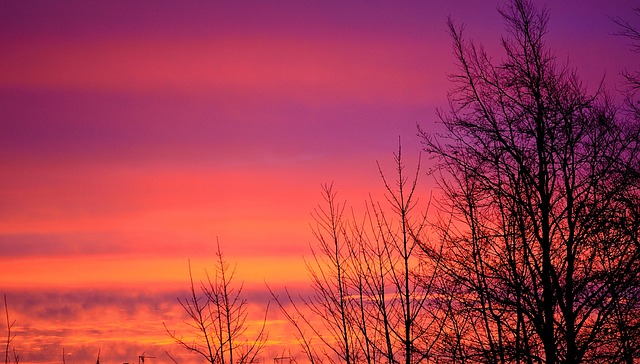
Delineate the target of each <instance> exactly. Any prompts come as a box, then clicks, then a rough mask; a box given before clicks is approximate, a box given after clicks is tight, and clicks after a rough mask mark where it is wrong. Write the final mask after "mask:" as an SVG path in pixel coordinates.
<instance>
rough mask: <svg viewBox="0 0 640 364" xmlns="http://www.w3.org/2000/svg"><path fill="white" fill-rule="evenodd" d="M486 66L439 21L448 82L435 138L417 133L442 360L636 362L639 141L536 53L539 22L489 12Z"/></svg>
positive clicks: (546, 54) (601, 99) (629, 124)
mask: <svg viewBox="0 0 640 364" xmlns="http://www.w3.org/2000/svg"><path fill="white" fill-rule="evenodd" d="M500 13H501V15H502V16H503V18H504V19H505V22H506V24H507V32H508V36H507V37H505V38H503V39H502V41H501V42H502V46H503V48H504V51H505V55H506V56H505V58H504V59H503V60H502V61H500V62H499V63H498V64H494V63H493V61H492V60H491V58H490V56H489V55H488V54H487V53H486V51H485V50H484V49H483V48H482V47H481V46H477V45H475V44H474V43H472V42H469V41H467V40H466V39H465V38H464V37H463V28H462V27H456V26H455V25H454V24H453V22H452V21H450V22H449V30H450V34H451V36H452V39H453V49H454V53H455V56H456V60H457V62H458V66H459V72H458V73H457V74H455V75H453V76H452V80H453V82H454V83H455V87H454V88H453V90H452V91H451V92H450V95H449V100H450V110H449V112H448V113H444V112H440V113H439V116H440V119H441V121H442V123H443V124H444V126H445V127H446V129H447V132H446V133H445V134H443V135H440V136H438V137H437V138H436V137H434V136H432V135H430V134H428V133H426V132H424V131H421V135H422V137H423V140H424V148H425V150H426V151H427V152H428V153H429V154H430V155H431V156H433V157H435V158H436V160H437V161H439V162H438V165H437V166H438V167H439V168H438V169H437V170H438V171H440V172H441V174H440V177H441V178H440V184H441V187H442V190H443V192H444V195H445V198H444V199H443V204H442V207H443V208H444V209H448V210H449V211H450V213H451V219H450V221H446V224H443V225H442V226H441V230H440V231H441V237H442V244H443V250H442V259H443V260H444V261H445V265H444V266H445V267H446V268H445V270H444V272H445V273H446V277H447V284H446V286H445V287H443V288H444V289H443V291H442V292H443V294H445V295H448V297H449V302H450V304H449V307H450V310H451V311H450V315H449V316H448V317H449V318H448V320H447V326H446V329H445V332H446V335H445V337H446V338H447V340H446V345H444V346H443V348H442V349H443V353H442V355H443V358H445V357H446V358H448V360H450V361H452V362H486V363H506V362H509V363H512V362H518V363H519V362H524V363H542V362H544V363H580V362H593V361H596V362H608V363H615V362H621V363H622V362H627V363H631V362H633V360H634V359H637V358H638V357H639V356H638V355H639V352H638V350H639V346H640V340H639V338H640V336H639V327H638V319H637V317H638V314H639V313H640V311H639V308H640V306H639V302H638V297H639V293H640V290H639V289H640V281H639V278H638V277H640V244H639V241H638V233H639V227H640V207H639V206H640V204H639V202H640V193H639V192H640V189H639V187H640V159H639V156H640V145H639V144H638V143H639V142H640V134H639V130H640V128H639V125H638V119H631V118H624V116H623V115H620V114H619V113H617V110H616V108H615V107H613V106H612V105H611V104H610V102H609V100H608V99H607V97H606V94H605V93H604V92H603V91H602V90H598V91H597V92H596V93H595V94H588V93H587V92H586V91H585V88H584V87H583V86H582V84H581V82H580V80H579V78H578V77H577V75H576V73H575V72H574V71H573V70H572V69H570V68H568V67H566V66H562V65H558V64H557V62H556V60H555V58H554V56H553V54H552V53H551V52H550V51H549V50H548V49H547V48H546V47H545V42H544V37H545V34H546V32H547V21H548V14H547V11H546V10H544V9H543V10H538V9H536V8H535V7H534V5H533V3H532V2H531V1H527V0H513V1H511V2H510V4H509V5H508V6H507V7H505V8H503V9H501V10H500Z"/></svg>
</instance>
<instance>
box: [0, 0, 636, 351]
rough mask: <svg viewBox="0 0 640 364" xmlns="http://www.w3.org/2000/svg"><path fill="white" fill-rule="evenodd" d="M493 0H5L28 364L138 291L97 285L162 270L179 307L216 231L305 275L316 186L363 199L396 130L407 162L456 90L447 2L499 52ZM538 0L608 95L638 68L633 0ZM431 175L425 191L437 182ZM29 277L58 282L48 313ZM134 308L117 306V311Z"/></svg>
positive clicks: (14, 204) (260, 258) (5, 76)
mask: <svg viewBox="0 0 640 364" xmlns="http://www.w3.org/2000/svg"><path fill="white" fill-rule="evenodd" d="M536 3H537V4H539V5H540V6H542V5H544V4H546V2H542V1H540V2H536ZM496 6H497V3H495V2H491V1H474V0H467V1H462V0H453V1H413V2H401V3H398V2H383V1H349V2H344V1H341V2H338V1H313V2H312V1H276V2H257V1H256V2H252V1H230V2H218V1H192V2H178V1H144V2H131V1H108V2H98V1H13V2H3V3H2V4H0V50H2V56H1V57H0V70H1V71H0V146H1V147H0V170H1V171H2V173H0V264H3V266H5V267H10V269H8V271H7V272H3V278H0V287H7V288H6V290H7V291H10V292H12V295H14V297H10V300H11V301H13V302H15V304H14V307H15V310H16V311H17V313H16V316H17V318H19V324H20V325H23V327H22V328H23V330H22V331H21V332H22V333H21V337H20V338H18V339H16V343H17V344H18V343H20V340H23V341H22V344H21V345H22V348H23V350H24V352H25V353H24V354H23V359H24V361H25V362H29V361H30V360H32V361H41V360H42V359H41V356H38V357H36V356H34V357H32V358H31V359H30V357H29V356H28V351H29V350H32V349H33V348H34V347H36V346H37V347H43V348H44V347H46V348H51V350H57V348H58V347H59V346H60V345H62V344H61V342H63V341H64V340H61V339H60V337H59V336H56V335H59V334H58V332H59V331H58V330H62V331H64V334H60V335H64V336H65V337H67V336H68V335H73V334H72V332H74V330H75V329H74V328H75V327H76V326H74V325H80V326H81V325H82V320H84V319H86V317H84V316H83V315H78V310H80V309H79V308H78V307H83V308H82V309H85V308H86V309H87V310H89V311H91V310H98V312H101V311H100V310H101V308H100V307H101V306H100V302H101V301H102V302H107V303H105V305H106V306H105V307H108V309H107V308H104V307H103V308H102V309H104V310H111V309H112V308H113V307H116V306H117V305H118V304H120V303H119V302H121V300H120V298H122V297H125V298H123V299H125V300H128V301H126V303H123V304H122V306H123V307H130V306H131V305H133V306H135V305H136V304H135V303H132V302H134V301H135V300H134V299H131V298H130V295H129V294H123V292H120V291H113V290H112V291H111V294H112V296H111V298H109V299H106V298H104V296H100V297H97V298H96V295H95V294H88V293H86V292H94V291H91V289H99V290H100V291H99V292H100V295H107V296H108V295H109V293H108V292H109V290H110V289H112V288H113V287H122V286H127V287H130V286H135V285H137V284H139V283H141V282H143V283H144V284H153V285H154V286H153V287H156V288H154V290H156V291H154V292H155V293H153V297H155V298H154V299H156V300H157V302H164V303H162V304H160V303H159V304H158V305H159V306H158V307H161V308H158V310H165V311H163V312H159V313H158V315H160V316H162V315H165V314H167V312H168V311H167V310H170V309H175V307H173V306H172V305H173V304H175V302H171V304H168V303H166V300H167V298H166V297H169V296H170V299H171V300H173V298H174V297H173V292H175V289H176V287H175V285H174V286H171V289H170V290H168V292H171V294H167V293H163V292H162V290H161V289H160V292H159V293H158V291H157V287H158V285H159V286H162V284H164V283H166V282H167V281H168V280H170V281H171V282H173V283H175V282H183V281H184V278H185V277H184V276H183V275H184V273H185V265H186V263H185V262H186V260H187V259H188V258H193V257H194V256H197V257H198V258H202V259H204V258H206V257H208V256H210V252H211V251H212V250H211V249H212V248H211V247H212V244H213V243H214V242H215V240H216V237H218V238H219V239H220V241H221V244H222V246H223V249H224V250H225V252H227V253H228V256H229V257H230V258H231V259H233V260H234V261H237V262H238V264H239V268H247V270H248V271H247V270H245V271H243V272H241V273H240V276H241V277H242V278H245V279H247V280H249V281H254V282H258V283H260V284H261V283H262V282H263V279H268V280H269V279H271V280H276V281H277V282H275V283H274V284H281V283H283V284H284V283H286V282H280V281H279V280H283V279H284V278H283V277H285V276H286V275H287V274H289V276H291V273H288V272H287V271H286V270H285V271H283V267H287V269H291V270H292V271H295V274H293V275H296V277H297V279H302V278H304V277H302V278H300V277H298V276H297V275H299V274H300V271H299V269H300V268H301V267H303V264H302V263H301V259H300V258H301V256H302V255H304V254H308V246H309V243H312V242H313V235H312V234H311V231H310V229H309V223H310V222H311V217H310V212H311V210H312V209H313V208H314V207H315V206H316V205H317V204H318V203H320V202H322V199H321V196H320V184H321V183H326V182H332V181H334V183H335V187H336V189H337V191H338V193H339V197H340V198H342V199H348V200H349V202H350V203H351V204H354V205H356V206H357V205H360V204H361V202H362V201H364V200H365V199H367V197H368V194H369V193H372V194H373V196H374V197H375V198H381V196H382V193H383V192H382V185H381V182H380V181H379V176H378V171H377V169H376V168H377V167H376V161H380V162H381V164H382V166H383V168H385V169H387V170H388V171H389V172H391V171H392V168H393V166H392V163H391V162H392V153H393V152H395V151H396V149H397V144H398V137H399V136H400V137H401V138H402V144H403V147H404V151H405V153H406V155H407V156H408V160H409V161H414V160H415V156H416V155H417V154H418V152H419V150H420V141H419V139H418V138H417V137H416V125H417V124H418V123H419V124H420V125H421V126H422V127H423V128H425V129H427V130H432V131H437V130H438V125H437V117H436V115H435V109H436V108H437V107H444V106H446V94H447V90H448V89H449V87H450V86H451V84H450V83H449V81H448V80H447V76H446V74H447V73H448V72H453V71H455V66H454V64H453V56H452V52H451V42H450V39H449V37H448V35H447V32H446V25H445V22H446V19H447V17H448V16H449V15H451V16H452V17H453V18H454V19H455V20H456V21H457V22H459V23H462V22H464V23H465V24H466V29H467V30H466V34H467V36H468V37H470V38H473V39H474V40H476V41H478V42H482V43H484V44H485V46H486V47H487V49H488V50H489V51H490V52H491V53H492V54H494V59H496V60H497V59H499V57H500V55H501V53H500V49H499V37H500V35H501V34H503V33H504V32H503V22H502V20H501V19H500V16H499V14H498V12H497V11H496ZM547 6H548V8H549V11H550V15H551V19H550V23H549V34H548V38H547V39H548V44H549V45H550V47H551V48H552V49H553V50H554V51H555V53H556V55H557V57H558V60H559V61H560V62H565V61H567V62H569V64H570V65H571V66H573V67H576V68H577V70H578V73H579V74H580V75H581V76H582V78H583V80H585V82H587V84H588V86H589V87H590V88H595V87H596V86H597V84H598V83H599V82H600V81H601V80H602V79H603V77H605V76H606V78H605V82H606V84H607V86H608V87H609V89H610V92H611V93H612V96H614V97H616V87H618V88H619V85H620V80H621V78H620V76H619V72H620V71H621V70H623V69H625V68H628V69H638V64H639V62H638V59H639V58H638V55H637V54H634V53H632V52H631V51H630V50H629V49H628V46H627V44H626V43H627V41H626V40H625V39H623V38H620V37H617V36H614V35H612V34H613V33H614V32H615V31H616V26H615V24H614V23H613V22H612V21H611V19H610V18H615V17H621V18H624V19H628V20H629V21H632V22H635V23H636V24H640V19H639V17H637V16H635V15H634V14H633V13H632V11H631V9H632V8H633V7H637V6H638V3H637V1H631V0H628V1H595V0H589V1H577V0H572V1H556V2H552V3H548V4H547ZM409 164H411V163H409ZM423 183H424V184H423V186H422V187H421V188H423V189H424V191H429V190H430V188H431V187H432V182H431V181H430V180H429V179H428V178H427V177H426V176H425V177H424V179H423ZM154 262H155V263H156V264H155V265H154ZM158 262H162V267H161V268H160V269H158V270H157V271H154V270H153V268H152V267H157V266H158V265H159V263H158ZM283 262H284V263H283ZM292 262H298V263H295V264H298V265H295V264H294V263H292ZM123 267H126V268H123ZM135 267H138V268H135ZM129 269H130V270H131V271H128V270H129ZM296 269H298V270H296ZM122 270H127V271H128V272H122ZM131 272H135V274H132V273H131ZM173 274H178V276H177V277H175V276H173ZM303 275H304V273H303ZM173 283H172V284H173ZM88 288H89V290H88V291H87V289H88ZM75 289H79V291H78V292H79V293H74V292H75V291H74V290H75ZM38 290H45V291H46V292H50V293H49V294H51V295H53V297H56V299H55V300H54V301H53V302H54V303H51V304H50V307H46V310H49V311H46V310H45V308H43V307H41V306H42V305H43V302H46V297H45V296H42V295H38V293H37V291H38ZM19 292H23V295H24V296H21V295H20V293H19ZM51 292H53V293H51ZM105 292H107V293H105ZM15 295H18V296H19V297H15ZM70 295H71V296H70ZM72 296H73V298H72V299H71V298H69V297H72ZM25 297H26V298H25ZM43 297H44V298H43ZM29 299H32V301H29ZM69 300H73V301H74V302H73V305H72V306H73V308H72V310H71V309H70V310H71V311H73V312H71V311H67V310H66V309H65V307H67V306H69V305H70V303H69V302H68V301H69ZM145 302H146V301H145ZM165 303H166V305H165V306H163V304H165ZM144 304H145V305H147V304H148V303H144ZM30 310H32V311H30ZM145 310H146V311H144V312H145V313H144V315H145V316H144V319H145V320H147V319H149V317H148V314H149V310H148V309H145ZM29 312H35V313H34V315H35V316H33V317H32V316H30V315H29ZM43 312H44V313H43ZM91 312H93V311H91ZM132 312H133V313H131V312H128V313H127V315H129V316H127V315H125V316H118V317H119V319H121V320H122V322H121V323H120V324H121V325H122V327H128V326H127V325H130V324H128V323H127V322H129V321H131V320H135V318H132V317H134V316H135V314H136V312H137V311H135V310H134V311H132ZM49 314H51V315H53V316H55V317H64V318H66V319H67V321H65V320H58V319H55V320H53V323H52V324H51V325H53V326H52V327H51V330H50V331H48V332H45V331H46V330H44V331H38V333H37V338H33V337H29V338H28V335H29V333H28V331H29V330H27V329H26V328H28V327H33V325H35V323H42V322H43V317H44V316H47V315H49ZM30 320H32V321H30ZM145 322H146V321H145ZM56 325H57V326H56ZM54 326H55V327H54ZM112 329H113V328H112ZM65 330H66V331H65ZM98 331H99V330H98ZM82 332H83V334H82V335H84V336H82V335H81V336H82V337H79V338H75V339H73V338H68V340H67V339H65V340H67V341H68V342H69V344H68V345H76V346H77V347H83V348H84V349H83V350H84V351H83V352H86V353H92V352H93V349H94V348H95V347H97V345H98V344H95V343H93V344H87V342H86V341H83V340H87V339H86V337H87V334H86V332H85V331H82ZM0 333H1V332H0ZM96 335H97V336H100V335H103V336H108V335H109V331H105V332H101V331H99V332H98V333H96ZM136 335H138V336H144V334H140V333H138V331H136ZM154 335H155V334H154ZM47 340H48V341H47ZM38 345H40V346H38ZM82 345H84V346H82ZM87 345H88V346H87ZM104 345H106V344H104ZM123 345H124V344H123ZM128 348H129V349H130V352H135V351H136V350H138V348H136V347H133V346H131V347H128ZM129 349H127V350H129ZM78 352H80V351H78ZM56 355H57V354H56ZM78 355H80V354H78ZM86 355H89V354H86ZM122 355H125V354H122ZM126 355H129V354H126ZM77 358H79V357H77ZM85 358H86V357H85ZM77 360H80V359H77ZM117 360H123V361H127V360H129V361H131V360H134V359H126V358H124V357H117V358H116V357H114V358H113V361H114V362H116V361H117Z"/></svg>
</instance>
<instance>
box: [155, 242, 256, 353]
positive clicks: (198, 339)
mask: <svg viewBox="0 0 640 364" xmlns="http://www.w3.org/2000/svg"><path fill="white" fill-rule="evenodd" d="M234 275H235V269H230V267H229V263H227V262H226V261H225V259H224V256H223V254H222V251H221V250H220V244H219V243H218V244H217V250H216V265H215V272H214V276H213V277H211V276H210V275H209V273H207V280H206V281H203V282H200V286H199V289H196V286H195V284H194V282H193V275H192V273H191V263H189V282H190V293H191V294H190V296H189V297H186V298H178V302H179V303H180V305H181V306H182V308H183V309H184V312H185V313H186V314H187V315H188V317H189V321H187V322H186V323H187V325H188V326H189V327H190V328H191V330H190V331H189V332H188V333H187V335H188V338H184V337H183V336H182V335H177V334H176V333H175V331H169V329H168V328H166V326H165V329H166V331H167V334H168V335H169V336H170V337H171V338H172V339H174V340H175V341H176V343H178V344H179V345H180V346H182V347H183V348H185V349H187V350H189V351H191V352H193V353H197V354H198V355H200V356H201V357H202V358H203V359H205V360H206V361H207V362H208V363H211V364H214V363H215V364H225V363H229V364H234V363H252V362H254V361H255V359H256V357H257V356H258V355H259V353H260V351H261V350H262V349H264V347H265V345H266V340H267V334H266V333H265V331H264V329H265V324H266V313H267V312H268V309H269V307H268V305H267V307H266V309H265V318H264V321H263V324H262V327H261V329H260V330H259V331H258V332H257V333H256V335H255V338H253V339H252V340H249V339H247V337H246V331H247V328H248V327H247V323H246V320H247V315H248V312H247V304H248V302H247V300H246V299H245V298H243V297H242V284H240V286H239V287H238V286H235V285H234Z"/></svg>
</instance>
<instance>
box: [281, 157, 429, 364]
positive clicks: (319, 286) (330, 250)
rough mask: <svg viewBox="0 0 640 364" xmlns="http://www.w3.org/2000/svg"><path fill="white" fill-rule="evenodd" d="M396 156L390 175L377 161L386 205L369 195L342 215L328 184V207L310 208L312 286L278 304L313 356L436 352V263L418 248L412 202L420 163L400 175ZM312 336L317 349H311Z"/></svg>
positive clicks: (410, 357)
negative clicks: (359, 208) (358, 209)
mask: <svg viewBox="0 0 640 364" xmlns="http://www.w3.org/2000/svg"><path fill="white" fill-rule="evenodd" d="M394 162H395V167H396V168H395V169H396V170H395V172H396V179H394V181H393V182H390V181H389V180H387V178H386V176H385V175H384V173H382V169H381V168H380V167H379V170H380V174H381V177H382V181H383V184H384V187H385V189H386V199H387V203H388V204H387V205H383V204H380V203H378V202H376V201H374V200H373V199H370V201H369V203H368V204H367V208H366V213H365V214H364V216H362V217H361V218H357V217H356V216H355V213H352V214H351V216H350V217H346V216H345V213H344V211H345V205H344V204H340V203H337V202H336V194H335V192H334V191H333V189H332V187H331V186H324V187H323V197H324V199H325V203H326V204H325V206H326V207H319V208H318V209H316V210H315V212H314V214H313V215H314V217H315V221H316V225H315V227H314V232H315V235H316V240H317V242H318V245H317V246H316V247H315V248H313V249H312V251H313V254H312V257H313V259H312V260H311V261H310V262H308V269H309V272H310V275H311V279H312V285H313V286H312V287H313V289H314V293H313V294H311V295H309V296H303V297H298V298H297V300H294V299H292V298H291V296H290V295H288V297H287V299H288V305H284V304H280V305H281V308H284V312H285V316H286V317H287V318H288V319H289V321H290V322H291V323H293V324H294V326H295V327H296V328H297V332H298V334H299V337H300V339H301V342H302V343H303V346H304V348H305V352H306V353H307V355H308V356H309V359H310V360H311V361H313V362H315V361H318V360H320V359H322V358H325V359H328V360H329V361H332V362H333V361H338V362H344V363H380V362H386V363H420V362H422V361H427V360H429V359H430V358H431V356H432V354H433V352H432V348H433V347H434V343H435V342H436V341H437V339H438V334H439V333H440V332H441V330H440V329H441V324H440V322H441V320H440V316H439V315H438V314H437V312H436V310H435V308H436V305H434V302H435V300H434V297H433V295H432V293H433V292H432V290H433V287H435V285H434V277H435V276H436V272H437V270H438V262H437V261H435V260H432V259H431V258H430V257H426V256H423V255H422V250H421V249H420V248H419V247H420V246H426V245H427V244H428V242H427V241H426V238H425V236H426V231H425V229H426V226H427V225H426V212H424V211H419V210H417V208H416V206H417V195H416V188H417V180H418V174H419V170H420V169H419V166H418V168H417V170H416V174H415V176H414V177H413V178H407V177H406V176H405V172H406V171H405V166H404V164H403V161H402V156H401V149H399V152H398V153H397V154H396V155H395V160H394ZM276 300H277V301H278V302H279V303H280V302H281V301H280V300H279V299H277V298H276ZM287 307H288V309H287ZM306 333H310V334H306ZM310 336H313V337H314V338H317V340H319V341H320V342H321V343H322V344H323V345H322V347H321V348H320V349H313V350H309V348H311V347H312V346H311V345H309V343H310V342H311V341H312V340H313V338H312V337H310Z"/></svg>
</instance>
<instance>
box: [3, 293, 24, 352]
mask: <svg viewBox="0 0 640 364" xmlns="http://www.w3.org/2000/svg"><path fill="white" fill-rule="evenodd" d="M4 312H5V316H6V319H7V342H6V344H5V349H4V362H5V364H11V361H12V360H13V363H15V364H18V362H19V361H20V357H19V356H18V352H17V351H16V349H15V348H12V347H11V342H12V341H13V339H14V338H15V334H11V329H12V328H13V326H14V325H15V324H16V320H13V321H12V320H11V319H10V318H9V305H8V304H7V295H6V294H5V295H4ZM11 354H13V355H11ZM12 356H13V357H12Z"/></svg>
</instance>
